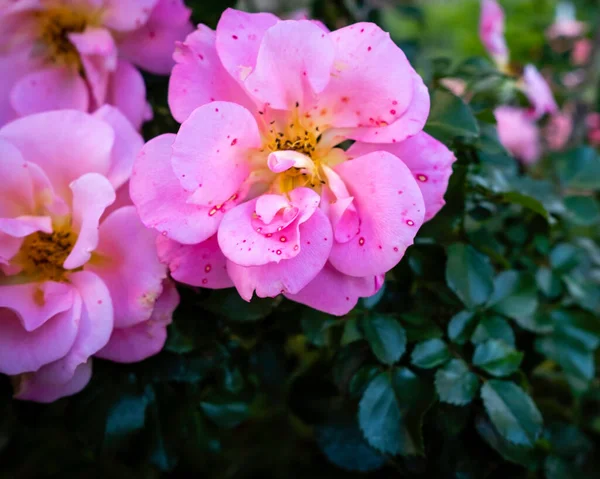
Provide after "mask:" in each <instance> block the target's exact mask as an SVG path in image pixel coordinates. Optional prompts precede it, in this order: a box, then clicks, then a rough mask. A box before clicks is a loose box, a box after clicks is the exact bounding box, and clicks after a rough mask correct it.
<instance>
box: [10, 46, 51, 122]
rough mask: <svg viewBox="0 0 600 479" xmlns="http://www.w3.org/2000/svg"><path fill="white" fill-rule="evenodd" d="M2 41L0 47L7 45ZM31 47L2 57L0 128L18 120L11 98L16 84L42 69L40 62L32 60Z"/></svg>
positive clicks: (35, 59)
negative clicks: (29, 74)
mask: <svg viewBox="0 0 600 479" xmlns="http://www.w3.org/2000/svg"><path fill="white" fill-rule="evenodd" d="M5 44H6V43H5V42H2V41H0V45H5ZM30 49H31V48H30V46H29V45H26V46H25V48H21V49H19V50H17V51H15V52H14V53H10V54H8V55H4V56H0V72H2V75H0V91H1V92H3V94H2V95H0V127H2V125H4V124H5V123H8V122H9V121H12V120H14V119H15V118H17V116H18V115H17V112H16V111H15V109H14V108H13V105H12V101H11V96H12V89H13V88H14V86H15V84H16V83H17V82H18V81H19V80H20V79H21V78H22V77H24V76H26V75H27V74H28V73H30V72H32V71H35V70H37V69H39V68H41V65H40V60H39V59H37V58H31V55H30Z"/></svg>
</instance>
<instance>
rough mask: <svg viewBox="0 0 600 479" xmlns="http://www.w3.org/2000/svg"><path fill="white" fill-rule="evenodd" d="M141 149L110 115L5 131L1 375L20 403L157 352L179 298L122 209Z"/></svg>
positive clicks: (50, 119)
mask: <svg viewBox="0 0 600 479" xmlns="http://www.w3.org/2000/svg"><path fill="white" fill-rule="evenodd" d="M142 144H143V141H142V139H141V137H140V135H139V134H138V133H137V132H136V131H135V130H134V129H133V127H132V126H131V125H130V124H129V123H128V122H127V120H126V119H125V117H124V116H123V115H122V114H121V113H120V112H119V111H118V110H116V109H114V108H112V107H110V106H104V107H102V108H100V109H98V110H97V111H96V112H95V113H94V114H93V115H89V114H87V113H83V112H79V111H76V110H61V111H53V112H46V113H38V114H35V115H31V116H28V117H25V118H21V119H19V120H15V121H14V122H12V123H9V124H7V125H5V126H4V127H3V128H1V129H0V155H1V157H2V161H1V162H0V175H1V176H2V178H3V180H2V183H0V373H4V374H8V375H11V376H15V379H16V383H17V384H18V386H17V388H16V391H15V396H16V397H17V398H19V399H26V400H33V401H41V402H50V401H54V400H55V399H57V398H60V397H63V396H67V395H70V394H74V393H76V392H78V391H79V390H81V389H82V388H83V387H84V386H85V385H86V383H87V382H88V380H89V378H90V375H91V357H92V356H97V357H102V358H106V359H111V360H114V361H119V362H131V361H139V360H141V359H144V358H146V357H148V356H150V355H152V354H155V353H157V352H158V351H159V350H160V349H161V348H162V346H163V343H164V341H165V338H166V330H165V328H166V325H167V324H168V323H169V322H170V321H171V314H172V312H173V310H174V308H175V306H176V305H177V302H178V296H177V292H176V291H175V289H174V287H173V286H172V284H171V283H170V282H169V281H168V280H167V271H166V268H165V267H164V266H163V265H162V264H161V263H160V262H159V261H158V258H157V255H156V247H155V242H156V234H155V233H154V232H153V231H151V230H148V229H146V228H145V227H144V226H143V225H142V223H141V222H140V220H139V218H138V216H137V214H136V211H135V208H134V207H133V206H131V205H128V204H127V203H128V201H127V194H126V193H127V191H126V188H127V181H128V180H129V176H130V172H131V168H132V164H133V161H134V158H135V155H136V154H137V152H138V151H139V149H140V148H141V147H142ZM123 191H124V193H125V194H123V193H122V192H123ZM116 199H118V204H117V205H114V206H113V203H114V202H115V200H116Z"/></svg>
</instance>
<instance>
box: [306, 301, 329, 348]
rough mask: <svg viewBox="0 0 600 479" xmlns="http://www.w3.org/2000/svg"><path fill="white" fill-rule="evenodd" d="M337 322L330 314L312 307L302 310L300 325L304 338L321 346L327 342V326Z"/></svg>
mask: <svg viewBox="0 0 600 479" xmlns="http://www.w3.org/2000/svg"><path fill="white" fill-rule="evenodd" d="M335 324H337V321H335V320H334V319H333V318H332V317H331V316H329V315H328V314H324V313H321V312H320V311H316V310H314V309H306V310H304V311H303V314H302V319H301V321H300V325H301V326H302V331H303V332H304V335H305V336H306V339H307V340H308V341H309V342H310V343H311V344H313V345H314V346H317V347H323V346H325V345H326V344H327V343H328V342H329V328H330V327H331V326H333V325H335Z"/></svg>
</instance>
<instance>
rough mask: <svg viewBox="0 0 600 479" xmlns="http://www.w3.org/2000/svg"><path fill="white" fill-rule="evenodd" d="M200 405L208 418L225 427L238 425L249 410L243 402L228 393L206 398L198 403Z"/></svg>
mask: <svg viewBox="0 0 600 479" xmlns="http://www.w3.org/2000/svg"><path fill="white" fill-rule="evenodd" d="M200 407H201V408H202V411H204V414H206V416H207V417H208V418H209V419H211V420H212V421H213V422H214V423H215V424H216V425H217V426H219V427H222V428H225V429H232V428H234V427H236V426H239V425H240V424H241V423H242V422H244V421H245V420H246V419H247V418H248V417H249V415H250V410H249V408H248V405H247V404H246V403H245V402H242V401H240V400H237V399H235V397H233V396H230V395H228V394H224V395H216V396H214V397H211V398H210V399H206V400H204V401H202V402H201V403H200Z"/></svg>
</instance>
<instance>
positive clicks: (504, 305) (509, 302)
mask: <svg viewBox="0 0 600 479" xmlns="http://www.w3.org/2000/svg"><path fill="white" fill-rule="evenodd" d="M488 305H489V306H491V307H492V309H493V310H494V311H495V312H497V313H500V314H503V315H505V316H508V317H509V318H519V317H521V316H531V315H532V314H533V313H534V312H535V310H536V309H537V306H538V299H537V287H536V283H535V278H534V277H533V276H532V275H530V274H528V273H521V272H518V271H504V272H502V273H500V274H499V275H498V276H496V279H495V280H494V293H493V294H492V297H491V298H490V301H489V303H488Z"/></svg>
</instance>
